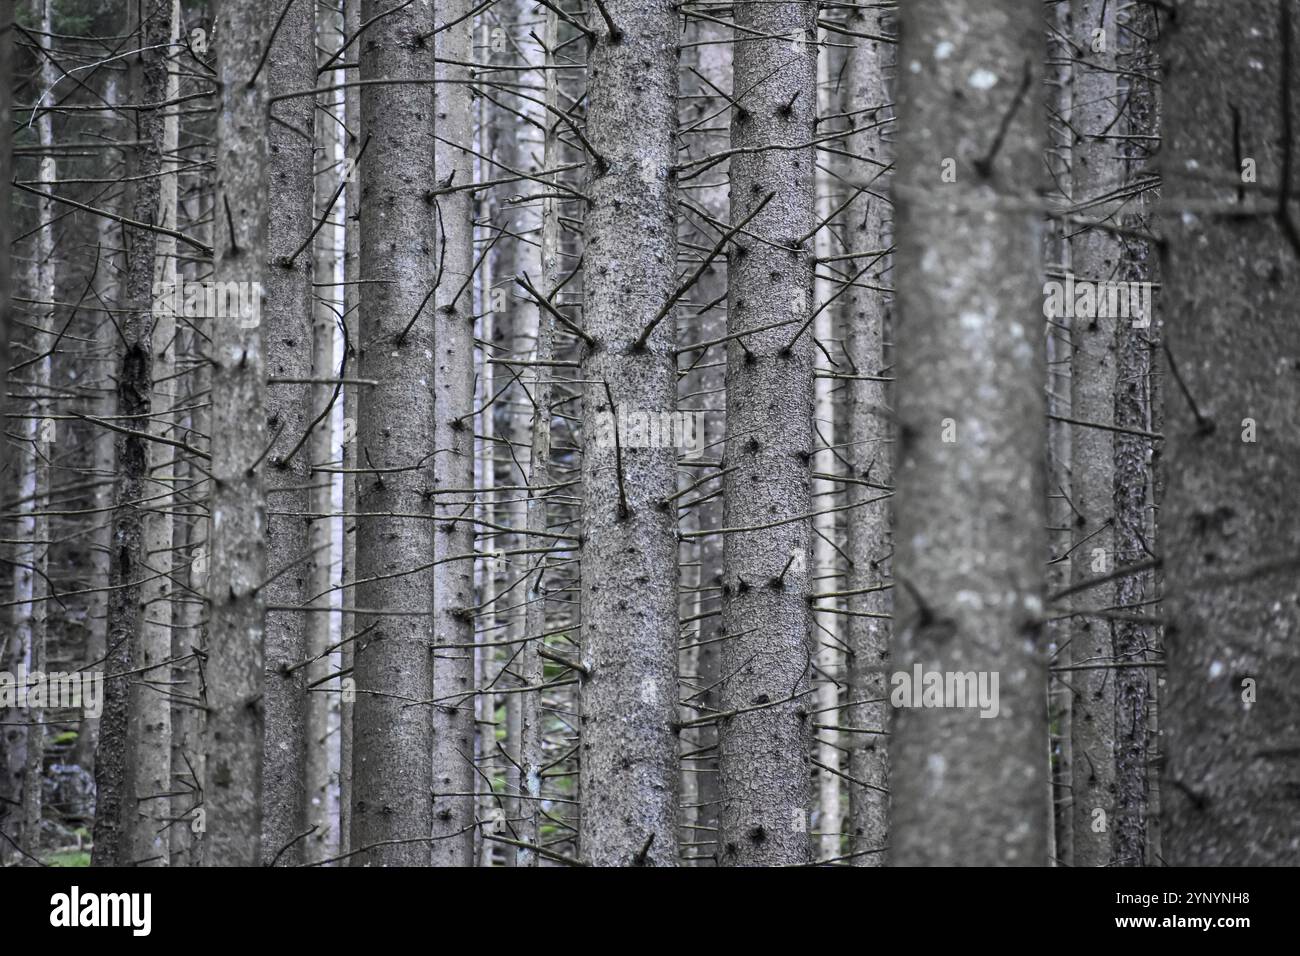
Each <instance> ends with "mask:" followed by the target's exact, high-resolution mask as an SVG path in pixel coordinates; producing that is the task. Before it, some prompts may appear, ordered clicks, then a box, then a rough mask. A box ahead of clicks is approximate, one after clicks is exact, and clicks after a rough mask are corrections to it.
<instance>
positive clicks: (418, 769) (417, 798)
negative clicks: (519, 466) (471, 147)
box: [350, 0, 439, 866]
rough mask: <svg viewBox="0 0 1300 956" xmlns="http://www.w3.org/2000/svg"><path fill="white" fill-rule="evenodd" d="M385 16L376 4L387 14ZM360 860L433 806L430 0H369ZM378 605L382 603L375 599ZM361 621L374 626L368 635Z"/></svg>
mask: <svg viewBox="0 0 1300 956" xmlns="http://www.w3.org/2000/svg"><path fill="white" fill-rule="evenodd" d="M381 13H382V14H384V15H383V16H380V14H381ZM372 17H377V19H376V20H375V21H374V22H373V23H372V24H371V25H370V26H369V27H368V28H367V29H366V31H365V32H364V33H363V34H362V38H361V40H359V41H358V42H359V44H360V46H361V49H360V51H359V53H360V65H361V70H360V74H361V80H362V82H366V81H375V80H384V81H389V82H384V83H373V82H372V83H367V85H365V86H363V87H362V88H361V113H362V115H363V116H365V117H367V118H368V119H367V126H366V129H367V132H368V134H369V140H368V143H369V146H368V148H367V150H366V154H365V156H364V157H363V159H362V160H361V163H360V179H361V195H360V197H359V198H360V208H359V210H358V211H359V213H360V217H361V219H360V224H361V249H360V279H359V281H362V282H364V283H365V285H364V287H363V291H362V293H361V309H360V329H359V335H360V339H359V343H358V349H359V361H358V364H357V371H358V374H359V376H360V377H361V378H362V379H368V380H371V381H374V382H378V383H379V384H377V385H373V386H366V387H364V388H360V389H359V390H358V409H357V412H358V420H357V437H356V441H357V461H358V465H357V467H358V468H360V469H362V471H360V472H359V473H358V474H357V479H356V495H357V505H356V510H357V513H358V517H357V531H356V536H357V542H356V570H355V574H356V581H357V584H356V587H355V589H354V591H353V593H354V594H355V595H356V598H355V600H356V605H357V608H358V611H357V614H356V617H355V625H354V626H355V627H356V629H357V632H358V637H357V639H356V641H355V652H354V653H355V662H354V665H353V668H354V675H355V679H356V705H355V707H354V711H353V723H354V727H353V740H352V792H351V801H352V811H351V812H352V819H351V826H352V836H351V848H350V849H351V852H352V853H353V854H354V856H353V857H352V858H351V861H352V863H353V865H358V866H360V865H405V866H427V865H428V864H429V861H430V849H429V840H430V837H431V834H432V825H433V813H432V801H431V798H430V792H431V790H432V784H433V770H432V759H433V720H432V716H431V714H430V706H431V703H430V702H431V701H432V700H433V696H434V694H433V670H434V668H433V617H432V614H433V605H434V594H433V577H434V576H433V570H432V566H431V562H432V560H433V553H434V530H435V529H434V522H433V521H432V520H431V519H432V518H433V465H432V459H433V457H434V452H435V449H434V446H433V428H434V395H433V367H434V352H433V350H434V309H435V308H436V305H435V302H434V283H435V282H436V272H437V265H438V261H439V250H438V249H437V237H438V234H439V233H438V228H437V222H436V205H435V199H434V196H433V190H434V188H435V187H436V177H435V175H434V164H433V156H434V114H433V110H434V101H433V86H432V84H431V83H430V82H429V81H430V79H432V77H433V71H434V60H433V47H434V44H433V40H432V36H433V30H434V16H433V3H432V2H431V0H415V2H413V3H411V4H409V5H407V6H404V7H402V8H401V9H398V10H395V11H394V10H391V9H390V5H389V4H388V3H386V2H384V0H368V2H365V3H363V4H362V5H361V20H362V21H363V22H366V21H369V20H370V19H371V18H372ZM365 612H371V613H365ZM361 635H364V636H361Z"/></svg>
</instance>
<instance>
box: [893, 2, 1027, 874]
mask: <svg viewBox="0 0 1300 956" xmlns="http://www.w3.org/2000/svg"><path fill="white" fill-rule="evenodd" d="M899 12H900V36H901V39H902V46H901V48H900V51H899V58H898V76H899V91H898V115H899V116H900V117H902V118H905V121H904V122H901V123H900V127H899V140H898V142H899V147H898V171H899V172H898V177H897V179H896V180H895V182H896V188H895V208H896V209H897V212H898V220H897V222H898V229H897V237H898V243H897V270H896V271H897V281H896V283H895V288H896V290H897V302H898V312H897V318H898V322H897V325H896V326H895V335H894V340H895V348H896V355H897V362H896V368H897V384H896V394H897V414H898V429H897V433H896V434H897V443H898V445H897V458H896V461H897V466H898V467H897V476H896V485H897V488H898V492H897V496H896V498H895V515H896V523H895V532H894V542H895V562H894V579H895V585H896V592H897V593H896V595H895V598H896V605H895V607H896V613H895V642H894V653H893V655H892V660H891V666H892V667H893V668H895V669H896V670H897V671H898V672H900V674H901V675H902V676H904V677H906V678H907V683H906V684H905V683H904V682H903V680H902V679H897V680H896V679H895V678H894V677H893V676H892V675H891V703H895V704H897V705H898V706H896V707H895V708H894V710H893V717H894V719H893V730H892V736H891V738H890V797H891V813H892V826H891V833H890V842H889V853H890V862H891V863H893V864H895V865H903V866H908V865H912V866H915V865H966V866H989V865H1013V864H1014V865H1022V866H1041V865H1043V864H1044V863H1045V862H1046V855H1047V812H1046V811H1047V805H1046V801H1045V800H1044V797H1043V794H1044V792H1045V791H1044V788H1045V787H1046V786H1047V777H1046V761H1045V760H1044V759H1043V754H1044V750H1045V748H1046V740H1047V727H1046V720H1045V707H1046V697H1047V685H1046V667H1045V661H1044V659H1043V658H1044V655H1043V652H1042V648H1041V647H1040V643H1039V641H1040V630H1041V621H1042V618H1043V599H1042V579H1043V573H1044V571H1043V565H1044V561H1045V558H1046V541H1045V532H1044V525H1045V524H1046V513H1045V491H1046V489H1045V487H1044V480H1043V473H1044V463H1045V445H1046V431H1045V409H1044V404H1043V384H1044V382H1045V380H1046V378H1045V376H1046V369H1045V366H1044V358H1043V335H1042V325H1043V323H1042V306H1041V302H1042V288H1041V281H1040V263H1041V260H1042V235H1041V229H1040V226H1039V214H1038V213H1037V212H1035V211H1034V205H1035V193H1034V191H1033V184H1034V183H1036V182H1038V180H1039V179H1040V168H1041V166H1042V149H1043V145H1044V135H1043V131H1042V126H1043V115H1042V112H1041V111H1040V110H1039V108H1038V103H1039V72H1040V64H1041V61H1042V59H1043V56H1042V46H1043V37H1042V29H1041V16H1042V10H1041V5H1040V4H1038V3H1036V2H1034V0H978V2H976V0H958V2H954V0H915V2H911V3H908V4H906V5H905V6H903V7H901V8H900V11H899ZM954 175H955V181H945V180H946V179H948V180H951V179H952V177H953V176H954ZM917 669H921V670H922V682H921V683H922V686H910V687H909V685H914V684H915V683H916V681H915V680H914V677H915V672H916V670H917ZM927 674H930V675H934V674H937V675H939V677H940V679H942V680H944V681H945V684H946V683H947V680H946V679H947V678H949V676H950V675H951V677H952V678H955V677H956V676H957V675H970V677H971V678H975V679H977V680H981V679H982V680H983V681H984V684H983V686H984V688H985V693H984V698H985V702H986V704H987V706H986V707H984V708H981V707H979V706H978V705H976V704H975V702H974V701H972V700H971V699H970V696H967V697H966V700H965V701H964V704H965V706H959V705H960V704H961V703H963V701H960V700H959V699H958V697H957V693H956V691H957V690H958V689H959V688H957V687H953V689H952V690H953V693H952V694H951V695H950V694H947V693H945V694H943V695H942V696H939V695H935V694H933V692H932V691H931V692H930V693H929V694H925V695H923V691H924V690H925V684H926V683H929V684H930V686H933V678H931V679H930V681H928V682H927V681H926V680H925V675H927ZM994 677H996V678H997V679H998V693H997V695H996V697H995V696H994V694H993V693H992V691H993V686H992V681H993V679H994ZM969 686H970V682H969V681H967V682H965V684H964V685H963V687H962V688H960V689H966V688H967V687H969ZM909 689H910V690H911V693H910V694H905V693H903V692H905V691H907V690H909ZM946 689H947V688H946V687H945V690H946ZM973 689H974V690H975V691H976V692H977V693H978V686H977V687H975V688H973ZM971 696H973V695H971ZM936 697H938V699H937V700H936ZM995 702H996V705H997V712H996V716H994V715H993V712H992V707H993V705H994V703H995ZM936 703H939V704H952V705H954V706H934V704H936ZM927 704H928V705H929V706H927ZM981 714H986V715H988V716H981Z"/></svg>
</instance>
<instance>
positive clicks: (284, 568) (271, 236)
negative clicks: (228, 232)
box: [262, 0, 317, 866]
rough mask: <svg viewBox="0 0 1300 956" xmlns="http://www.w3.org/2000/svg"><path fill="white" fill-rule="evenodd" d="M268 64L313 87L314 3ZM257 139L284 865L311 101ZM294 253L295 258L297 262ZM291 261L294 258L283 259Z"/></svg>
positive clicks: (296, 651) (266, 849) (271, 86)
mask: <svg viewBox="0 0 1300 956" xmlns="http://www.w3.org/2000/svg"><path fill="white" fill-rule="evenodd" d="M284 11H285V12H284V17H283V19H282V21H281V23H280V29H279V31H278V32H277V33H276V35H275V39H274V42H273V43H272V45H271V55H270V58H269V59H268V60H267V64H266V71H267V91H268V94H269V95H270V96H272V97H276V96H284V95H287V94H292V93H299V94H301V93H302V92H303V91H304V90H309V89H311V88H312V87H313V86H315V84H316V30H315V25H316V19H315V15H314V14H315V10H314V4H313V2H312V0H290V2H289V3H288V5H287V6H286V7H285V8H284ZM270 109H271V116H270V120H269V126H268V139H267V156H266V162H267V168H266V175H267V179H268V182H269V190H270V192H269V195H268V201H269V202H270V204H271V205H270V208H269V209H268V210H267V218H266V253H267V257H268V258H267V263H266V315H265V317H264V322H263V334H264V342H265V347H266V374H267V375H268V376H269V377H271V378H275V379H280V380H281V381H278V382H272V383H271V384H270V385H268V387H267V390H266V434H267V435H268V436H269V437H268V441H269V442H270V444H271V449H270V451H269V453H268V454H267V458H266V462H267V466H266V470H265V476H266V479H265V480H266V500H267V506H268V508H269V513H268V520H269V525H268V530H267V557H266V560H267V573H268V582H267V585H266V588H265V591H264V594H265V598H266V602H267V603H268V604H271V605H278V607H279V609H273V610H271V611H270V612H269V613H268V614H267V616H266V659H265V668H266V692H265V696H264V701H265V705H264V709H265V731H264V733H265V741H266V742H265V754H266V758H265V759H266V764H265V766H264V768H263V770H262V859H263V862H265V863H270V862H271V861H273V860H276V859H277V858H278V860H279V863H280V864H283V865H285V866H295V865H297V864H298V863H300V862H302V859H303V842H302V840H301V839H300V837H301V835H302V833H303V832H304V830H305V829H306V827H305V826H304V822H303V821H304V819H305V817H304V814H305V810H306V797H305V794H306V789H307V788H306V772H307V755H306V749H305V748H306V745H307V670H306V668H305V667H302V666H301V664H302V662H303V661H304V660H305V659H306V657H307V620H308V618H310V617H313V616H314V615H313V614H312V613H311V612H308V611H299V610H294V608H298V607H301V606H303V605H304V604H306V602H307V601H308V599H309V597H310V593H309V585H310V579H311V562H312V556H311V554H310V552H309V547H308V546H309V541H310V527H311V524H312V522H311V519H310V518H304V517H302V516H303V515H304V514H307V513H308V512H309V511H310V510H311V490H310V488H309V487H308V485H309V484H310V481H311V461H310V458H311V452H310V448H309V442H310V440H311V436H310V435H309V434H308V430H309V429H314V428H315V427H317V423H316V421H315V417H314V416H313V415H312V414H311V405H312V403H311V386H310V385H307V384H305V383H304V380H305V379H307V378H310V377H311V375H312V363H311V358H312V353H311V342H312V285H311V283H312V258H313V257H312V250H311V246H310V245H308V246H307V247H306V248H303V243H304V242H305V241H306V239H307V237H308V236H309V235H310V234H311V231H312V227H313V226H314V225H315V223H314V219H313V216H312V198H313V178H314V172H315V163H314V155H313V148H314V147H313V144H314V138H315V137H314V131H315V124H314V123H313V116H314V114H315V109H316V103H315V99H314V98H313V97H310V96H302V95H298V96H293V97H291V98H290V99H284V100H280V101H279V102H276V103H273V104H271V107H270ZM295 253H296V255H295ZM291 257H292V258H291Z"/></svg>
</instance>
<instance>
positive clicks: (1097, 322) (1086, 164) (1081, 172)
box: [1048, 0, 1122, 866]
mask: <svg viewBox="0 0 1300 956" xmlns="http://www.w3.org/2000/svg"><path fill="white" fill-rule="evenodd" d="M1115 7H1116V4H1114V3H1108V2H1107V0H1082V2H1080V3H1078V5H1077V7H1076V9H1075V10H1074V11H1073V12H1074V21H1073V26H1072V29H1073V34H1074V43H1075V49H1076V50H1077V51H1078V53H1077V56H1078V57H1079V59H1078V61H1077V62H1076V63H1075V66H1074V102H1073V105H1072V107H1071V111H1070V125H1071V126H1072V127H1073V128H1074V133H1075V143H1074V152H1073V155H1072V156H1071V160H1070V172H1071V180H1072V183H1071V189H1072V199H1073V201H1074V202H1075V203H1084V202H1089V201H1093V200H1096V199H1098V198H1100V197H1102V196H1105V195H1106V194H1107V193H1109V192H1111V191H1112V190H1113V189H1114V188H1115V187H1116V186H1117V185H1118V182H1119V176H1118V172H1119V165H1118V164H1117V163H1115V162H1114V161H1113V156H1114V154H1115V145H1114V141H1113V140H1111V139H1109V138H1108V136H1109V133H1110V131H1111V130H1112V129H1113V128H1114V126H1115V114H1116V110H1117V109H1118V108H1119V104H1118V92H1119V84H1118V80H1117V77H1116V73H1115V63H1116V57H1115V53H1116V49H1117V47H1116V44H1117V38H1116V35H1115ZM1099 34H1100V35H1099ZM1121 252H1122V247H1121V245H1120V241H1119V238H1118V237H1117V236H1116V235H1115V234H1114V233H1112V232H1109V231H1107V230H1104V229H1098V228H1093V229H1086V230H1085V229H1079V230H1076V231H1073V233H1072V236H1071V239H1070V258H1071V264H1072V267H1073V273H1074V276H1075V280H1074V281H1075V282H1076V283H1077V284H1078V286H1077V288H1078V289H1080V290H1081V291H1083V292H1085V293H1086V292H1087V290H1089V289H1093V288H1096V289H1101V288H1103V286H1101V285H1100V284H1101V283H1106V282H1114V281H1115V280H1117V279H1118V278H1119V265H1120V255H1121ZM1069 288H1070V287H1069V286H1068V285H1067V286H1066V289H1067V295H1068V291H1069ZM1099 298H1100V297H1099ZM1099 304H1100V303H1098V305H1099ZM1066 305H1068V306H1069V307H1070V309H1071V311H1072V314H1070V316H1069V321H1070V344H1071V357H1070V409H1071V411H1070V417H1071V418H1073V419H1075V420H1076V421H1083V422H1094V423H1096V424H1097V425H1101V426H1110V425H1113V424H1114V417H1115V414H1114V413H1115V388H1116V384H1117V381H1116V368H1115V336H1116V331H1117V329H1116V320H1115V318H1114V317H1112V316H1109V315H1104V314H1100V313H1102V312H1104V311H1106V310H1104V309H1101V308H1093V309H1089V308H1088V307H1087V300H1083V302H1082V306H1083V307H1082V308H1081V309H1078V310H1075V309H1073V306H1074V303H1073V302H1067V303H1066ZM1048 318H1049V319H1053V320H1055V319H1057V318H1058V316H1057V315H1056V314H1055V313H1054V314H1052V315H1050V316H1049V317H1048ZM1070 444H1071V451H1070V498H1071V500H1072V502H1073V504H1074V541H1073V546H1072V548H1071V551H1070V572H1071V583H1072V584H1074V585H1080V584H1082V583H1083V582H1085V581H1087V580H1088V579H1089V578H1096V577H1102V576H1104V575H1106V574H1109V573H1110V572H1112V571H1114V570H1115V529H1114V524H1115V520H1114V507H1113V503H1114V489H1115V484H1114V480H1115V451H1114V446H1115V433H1114V432H1112V431H1109V430H1107V429H1106V428H1089V427H1086V426H1082V425H1072V426H1071V429H1070ZM1114 596H1115V585H1114V584H1113V583H1107V584H1099V585H1096V586H1093V587H1091V588H1089V589H1088V590H1085V591H1081V592H1079V594H1078V595H1077V596H1076V598H1075V600H1074V604H1075V607H1076V609H1077V610H1079V611H1081V612H1083V613H1079V614H1078V615H1077V616H1076V617H1075V618H1074V623H1073V627H1072V631H1071V640H1070V653H1071V655H1072V659H1073V664H1074V665H1075V666H1078V665H1087V666H1088V667H1089V668H1090V669H1087V670H1076V671H1071V672H1070V674H1069V682H1070V686H1071V688H1072V689H1073V691H1074V695H1073V698H1072V700H1071V722H1070V738H1071V739H1070V744H1071V747H1070V749H1071V753H1072V758H1073V762H1072V768H1073V778H1072V784H1071V796H1072V798H1073V802H1072V809H1073V813H1072V817H1073V821H1074V826H1073V830H1074V833H1073V844H1074V858H1073V864H1072V865H1074V866H1106V865H1108V864H1109V863H1110V861H1111V856H1110V829H1111V824H1112V820H1111V818H1112V816H1113V815H1114V813H1115V683H1116V681H1115V673H1114V672H1113V671H1112V670H1110V669H1109V668H1108V667H1107V666H1106V665H1109V664H1111V663H1113V661H1114V655H1115V646H1114V639H1113V636H1112V634H1111V622H1110V621H1109V620H1108V619H1107V618H1105V617H1099V616H1097V615H1095V614H1089V613H1087V612H1088V611H1089V610H1094V611H1095V610H1097V609H1099V608H1100V609H1108V608H1110V606H1111V605H1112V603H1113V602H1114Z"/></svg>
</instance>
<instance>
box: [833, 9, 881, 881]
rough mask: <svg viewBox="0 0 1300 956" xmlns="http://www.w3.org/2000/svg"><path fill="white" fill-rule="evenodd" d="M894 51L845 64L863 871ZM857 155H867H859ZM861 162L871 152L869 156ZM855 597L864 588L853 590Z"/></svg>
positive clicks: (874, 788) (869, 15)
mask: <svg viewBox="0 0 1300 956" xmlns="http://www.w3.org/2000/svg"><path fill="white" fill-rule="evenodd" d="M849 28H850V29H853V30H857V31H859V32H863V33H873V34H875V35H877V36H883V35H885V34H886V33H887V32H892V30H891V29H890V27H889V25H888V21H887V19H886V15H885V14H884V13H879V12H875V11H863V12H860V13H859V14H858V15H857V16H855V17H853V18H851V19H850V21H849ZM892 62H893V49H892V47H891V46H890V45H888V44H885V43H881V42H878V41H875V40H866V39H859V40H857V42H856V44H855V46H854V48H853V49H852V50H851V51H849V54H848V63H847V64H846V67H845V96H844V110H845V112H847V113H849V114H850V115H849V117H848V120H849V121H850V122H852V123H853V125H854V127H855V128H857V129H858V130H859V132H855V133H853V134H852V135H851V136H850V137H848V151H849V152H850V153H852V154H853V155H854V157H855V158H854V159H851V160H849V161H848V162H847V163H846V166H847V167H848V168H847V169H846V175H845V178H846V179H848V180H849V181H850V183H851V184H852V187H851V188H853V189H855V190H856V189H859V188H861V189H862V190H863V191H862V192H861V193H859V194H857V195H856V196H854V198H853V200H852V202H851V203H850V204H849V206H848V208H847V209H846V210H845V211H844V213H843V214H842V215H843V216H844V220H845V222H846V223H847V229H846V231H845V235H844V240H845V243H846V245H847V247H848V248H847V250H846V251H847V252H850V253H852V254H853V255H854V256H855V258H854V259H851V260H849V262H848V264H847V269H846V270H845V271H846V272H847V276H846V279H849V280H852V279H853V277H854V276H857V274H858V272H859V271H860V270H862V269H864V268H865V269H866V270H867V271H866V272H865V273H863V275H862V276H861V277H859V278H857V279H856V281H854V284H853V287H852V288H851V289H849V290H848V292H846V293H845V294H844V313H845V323H846V325H847V329H846V338H847V342H846V348H845V351H846V353H847V357H848V360H849V361H848V365H847V367H846V368H844V370H843V371H844V372H845V373H846V374H848V375H852V376H855V377H854V378H852V379H851V380H850V381H849V382H848V406H849V407H848V412H847V415H848V437H847V442H848V446H847V447H846V448H845V449H844V452H843V453H844V455H845V457H846V458H847V459H848V462H849V464H848V467H847V471H848V474H847V475H846V477H847V478H849V479H850V482H851V483H850V484H849V486H848V498H849V501H850V502H853V503H855V504H856V505H857V506H856V507H852V508H850V509H849V511H848V512H847V513H846V514H845V516H844V517H845V521H846V525H847V527H846V529H845V530H846V538H847V545H848V547H847V551H848V556H849V563H850V567H849V576H848V580H847V582H846V584H847V586H848V590H849V591H850V592H851V595H852V596H851V597H850V599H849V604H848V608H849V610H850V611H852V612H853V614H851V616H850V617H849V618H848V627H847V629H848V645H849V655H850V657H849V668H850V674H849V691H848V693H849V701H850V703H849V706H848V707H847V708H846V709H845V710H844V711H843V713H844V714H845V715H846V716H847V718H848V719H847V721H846V723H847V724H848V725H849V727H850V728H851V729H850V730H849V735H850V737H849V743H848V746H849V747H850V750H849V766H848V775H849V777H850V778H851V782H850V783H849V836H850V840H849V842H848V846H847V847H846V852H847V853H849V854H851V857H850V860H849V862H850V863H852V864H854V865H855V866H880V865H882V864H884V862H885V854H884V848H885V846H886V845H887V844H888V842H889V830H888V825H889V794H888V789H889V763H888V749H887V741H888V738H887V737H886V735H885V732H886V730H887V725H888V723H889V709H888V706H887V705H886V698H887V697H888V696H889V693H888V681H887V680H886V678H887V676H888V675H887V674H886V672H885V667H886V665H887V662H888V660H889V620H888V617H887V616H888V614H889V612H890V608H891V606H892V601H891V599H890V593H891V592H890V591H888V590H886V589H887V588H888V587H889V585H890V584H891V574H890V559H891V557H892V552H893V544H892V541H891V539H890V512H889V500H888V498H887V497H886V495H887V493H888V489H889V488H890V486H891V485H892V483H893V475H894V461H893V457H894V446H893V439H892V435H891V427H890V426H891V420H892V417H893V415H892V407H891V404H890V396H889V392H888V387H887V384H886V382H885V381H884V379H886V378H888V377H889V371H890V369H891V365H892V362H891V359H890V356H889V355H888V354H887V350H886V329H885V326H886V320H887V317H888V309H889V300H888V298H887V294H886V293H885V292H883V291H881V290H882V289H886V288H888V287H889V285H890V283H891V282H892V280H893V276H892V273H891V272H890V269H889V266H890V263H891V257H889V256H887V255H885V254H884V253H885V251H886V250H887V249H888V248H889V245H890V243H891V242H892V241H893V239H892V234H893V228H892V226H893V223H892V220H893V211H892V209H891V207H890V192H889V176H888V174H887V172H886V165H887V164H888V162H889V154H890V148H889V144H888V141H887V138H886V137H887V136H888V135H890V133H891V126H892V123H893V109H892V108H891V107H889V105H888V104H889V103H890V102H891V100H890V96H889V94H888V92H887V90H886V85H885V69H886V68H887V67H888V66H892ZM856 157H861V159H860V158H856ZM862 159H865V160H866V162H865V163H864V162H863V161H862ZM852 592H862V593H861V594H853V593H852Z"/></svg>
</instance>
